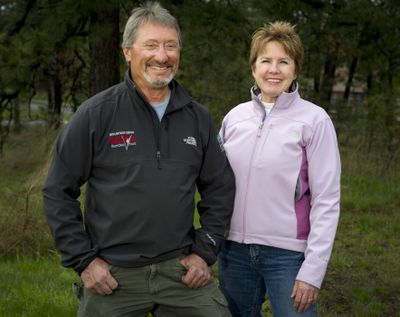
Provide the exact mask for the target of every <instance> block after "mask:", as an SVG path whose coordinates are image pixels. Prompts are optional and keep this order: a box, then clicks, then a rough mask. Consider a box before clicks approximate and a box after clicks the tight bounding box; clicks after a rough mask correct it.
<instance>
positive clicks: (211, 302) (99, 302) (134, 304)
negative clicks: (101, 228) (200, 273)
mask: <svg viewBox="0 0 400 317" xmlns="http://www.w3.org/2000/svg"><path fill="white" fill-rule="evenodd" d="M185 272H186V268H185V267H184V266H183V265H182V264H181V263H180V262H179V259H178V258H176V259H172V260H168V261H164V262H160V263H157V264H151V265H147V266H143V267H138V268H121V267H113V268H112V269H111V274H112V275H113V276H114V278H115V279H116V280H117V282H118V288H117V289H116V290H114V292H113V293H112V294H111V295H105V296H100V295H95V294H93V293H91V292H89V291H88V290H86V289H84V290H83V294H82V296H81V299H80V300H81V303H80V307H79V312H78V316H79V317H83V316H85V317H102V316H104V317H114V316H115V317H117V316H118V317H128V316H129V317H146V316H147V315H148V313H152V315H153V316H154V317H230V316H231V315H230V313H229V310H228V304H227V302H226V300H225V298H224V296H223V295H222V293H221V292H220V290H219V289H218V286H217V285H216V284H215V283H214V282H210V283H209V284H208V285H206V286H204V287H202V288H197V289H191V288H188V287H187V286H186V285H185V284H183V283H182V281H181V278H182V275H184V274H185Z"/></svg>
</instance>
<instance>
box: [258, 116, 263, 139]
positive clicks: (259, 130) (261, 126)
mask: <svg viewBox="0 0 400 317" xmlns="http://www.w3.org/2000/svg"><path fill="white" fill-rule="evenodd" d="M263 126H264V120H261V123H260V126H259V127H258V132H257V136H258V137H260V136H261V130H262V128H263Z"/></svg>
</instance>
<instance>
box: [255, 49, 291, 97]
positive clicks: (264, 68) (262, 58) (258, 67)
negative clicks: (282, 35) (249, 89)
mask: <svg viewBox="0 0 400 317" xmlns="http://www.w3.org/2000/svg"><path fill="white" fill-rule="evenodd" d="M253 77H254V79H255V81H256V83H257V86H258V87H259V88H260V90H261V98H262V100H263V101H264V102H271V103H274V102H275V100H276V98H277V97H278V96H279V95H280V94H281V93H282V92H283V91H287V90H288V89H289V87H290V85H291V84H292V82H293V80H294V79H296V72H295V63H294V60H293V59H292V58H291V57H290V56H289V55H288V54H287V53H286V52H285V50H284V48H283V46H282V44H281V43H279V42H277V41H271V42H268V43H267V44H266V45H265V47H264V49H263V50H262V51H261V53H260V54H259V55H258V56H257V59H256V61H255V63H254V65H253Z"/></svg>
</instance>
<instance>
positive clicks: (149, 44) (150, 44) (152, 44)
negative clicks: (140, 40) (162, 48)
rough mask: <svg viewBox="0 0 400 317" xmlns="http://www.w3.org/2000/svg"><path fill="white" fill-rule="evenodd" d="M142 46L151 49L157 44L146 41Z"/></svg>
mask: <svg viewBox="0 0 400 317" xmlns="http://www.w3.org/2000/svg"><path fill="white" fill-rule="evenodd" d="M144 47H145V48H147V49H149V50H153V49H155V48H156V47H157V45H156V44H154V43H146V44H144Z"/></svg>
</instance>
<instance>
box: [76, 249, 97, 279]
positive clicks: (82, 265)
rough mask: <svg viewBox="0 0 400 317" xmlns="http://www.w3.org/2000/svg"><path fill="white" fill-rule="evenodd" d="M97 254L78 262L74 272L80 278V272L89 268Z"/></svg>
mask: <svg viewBox="0 0 400 317" xmlns="http://www.w3.org/2000/svg"><path fill="white" fill-rule="evenodd" d="M97 257H98V256H97V254H96V255H93V256H91V257H88V258H86V259H84V260H82V261H81V262H79V264H78V265H77V266H76V267H74V270H75V272H76V273H78V275H79V276H81V274H82V272H83V271H84V270H85V269H86V268H87V267H88V266H89V264H90V263H91V262H92V261H93V260H94V259H95V258H97Z"/></svg>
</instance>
